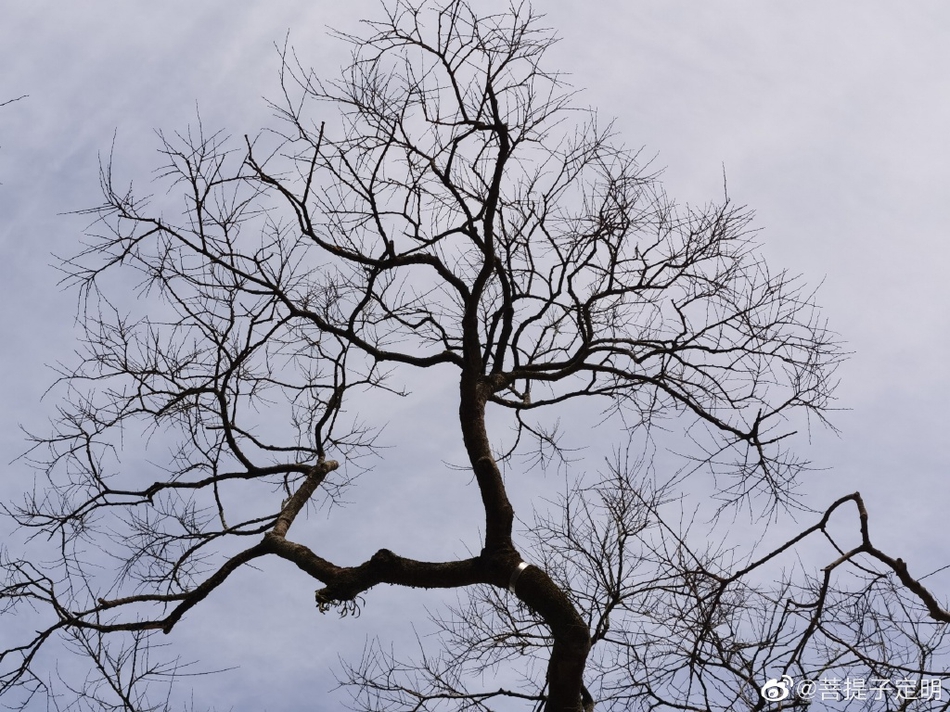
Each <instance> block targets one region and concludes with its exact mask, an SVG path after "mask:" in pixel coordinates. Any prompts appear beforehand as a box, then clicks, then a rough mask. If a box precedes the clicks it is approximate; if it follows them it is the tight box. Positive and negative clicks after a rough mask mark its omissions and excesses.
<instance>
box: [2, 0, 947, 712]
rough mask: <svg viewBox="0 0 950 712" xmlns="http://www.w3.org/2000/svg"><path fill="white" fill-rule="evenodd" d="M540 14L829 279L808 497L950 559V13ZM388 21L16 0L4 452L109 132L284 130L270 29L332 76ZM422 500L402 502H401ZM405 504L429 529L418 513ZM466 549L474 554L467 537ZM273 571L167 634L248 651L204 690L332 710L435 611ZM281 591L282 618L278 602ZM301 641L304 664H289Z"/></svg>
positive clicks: (43, 359) (624, 98) (26, 405)
mask: <svg viewBox="0 0 950 712" xmlns="http://www.w3.org/2000/svg"><path fill="white" fill-rule="evenodd" d="M490 4H492V3H487V4H486V5H490ZM536 6H537V7H538V9H540V10H541V11H543V12H546V13H547V24H548V25H550V26H551V27H552V28H554V29H555V30H556V31H557V33H558V35H559V36H560V37H561V38H562V41H561V42H560V44H558V45H557V46H556V47H555V48H554V50H553V51H552V52H551V54H550V56H549V57H548V63H549V67H551V68H554V69H560V70H563V71H565V72H568V73H570V75H571V77H570V81H571V82H572V83H573V84H574V85H575V87H576V88H578V89H583V90H584V91H583V93H582V94H581V95H580V97H579V99H578V101H579V102H581V103H583V104H587V105H590V106H593V107H597V108H598V110H599V112H600V115H601V116H602V117H605V118H611V117H615V118H616V128H617V132H618V133H619V134H620V135H621V136H622V137H623V140H624V143H626V145H627V146H629V147H631V148H639V147H641V146H642V147H644V151H645V154H647V155H654V154H656V155H657V158H656V165H660V166H666V172H665V178H664V182H665V186H666V188H667V191H668V193H669V194H670V195H671V196H673V197H676V198H678V199H679V200H682V201H684V202H693V203H704V202H706V201H707V200H710V199H718V198H719V197H720V196H721V195H722V189H723V186H722V183H723V169H725V174H726V177H727V181H728V191H729V195H730V197H731V198H732V199H733V200H734V201H735V202H738V203H742V204H746V205H748V206H749V207H751V208H752V209H754V210H755V211H756V213H757V220H756V226H757V227H758V228H760V229H761V233H760V235H759V239H760V241H761V243H762V245H763V249H764V251H765V253H766V255H767V256H768V258H769V261H770V263H771V264H772V265H773V266H774V267H776V268H782V267H787V268H789V269H790V270H791V271H792V272H796V273H802V274H803V275H804V276H805V279H806V281H807V282H808V283H809V284H812V285H816V286H817V285H818V284H821V288H820V290H819V293H818V294H819V296H818V301H819V303H820V304H822V305H823V307H824V313H825V315H826V316H827V319H828V321H829V324H830V327H831V328H832V329H833V330H835V331H836V332H838V333H839V334H840V335H841V338H842V340H843V341H845V342H846V345H847V346H846V348H847V349H848V350H849V351H852V352H853V356H852V357H851V359H850V360H849V361H848V362H847V363H846V364H845V365H844V366H843V367H842V368H841V370H840V377H841V385H840V388H839V390H838V392H837V395H838V405H839V406H840V407H841V408H842V409H845V410H843V411H842V412H840V413H838V414H837V415H836V416H835V417H834V418H833V420H834V422H835V424H836V425H837V426H838V427H839V428H840V430H841V434H840V437H839V436H834V435H833V434H830V433H827V432H824V431H820V430H817V431H816V432H815V433H814V438H813V445H812V447H811V448H809V449H807V450H806V451H805V452H803V454H804V455H805V456H806V457H808V458H809V459H812V460H813V461H814V462H815V464H816V465H818V466H821V467H824V468H826V469H825V470H822V471H820V472H816V473H813V474H812V475H810V476H809V477H808V478H806V480H805V481H804V490H805V491H806V492H809V493H810V495H809V499H808V503H809V504H810V505H811V506H813V507H816V508H820V507H821V506H822V505H823V504H824V503H827V502H830V501H831V500H833V499H834V498H836V497H837V496H839V495H842V494H845V493H848V492H852V491H854V490H860V491H861V492H862V493H863V494H864V496H865V498H866V501H867V504H868V507H869V510H870V513H871V517H872V536H873V537H874V539H875V540H876V541H877V543H878V544H879V545H880V546H881V547H882V548H884V549H885V550H886V551H888V552H891V553H893V554H894V555H895V556H896V555H900V556H902V557H903V558H904V559H905V560H906V561H907V562H908V564H909V566H910V567H911V572H912V573H924V572H925V571H929V570H931V569H933V568H936V567H937V566H939V565H941V564H944V563H950V547H947V545H946V542H947V541H948V537H947V515H946V509H947V506H946V503H947V501H948V497H950V468H948V464H950V463H948V460H950V455H948V448H947V442H948V440H950V438H948V433H947V430H948V416H947V411H946V403H947V401H948V399H950V375H948V373H950V371H948V368H947V358H948V353H950V320H948V305H950V282H948V280H947V279H946V271H947V265H948V261H950V260H948V258H950V239H948V230H950V195H948V193H950V41H948V38H950V5H948V4H947V3H945V2H943V0H941V1H940V2H936V1H929V2H924V1H920V0H917V1H915V2H914V3H900V4H898V3H893V2H883V1H869V0H848V1H845V0H838V1H837V2H835V3H828V2H825V1H824V0H822V1H821V2H819V1H817V0H796V2H794V3H791V2H778V1H773V0H748V1H744V2H743V1H728V2H727V1H720V0H709V1H704V2H695V1H694V2H681V1H676V0H663V1H662V2H661V1H660V0H596V1H595V2H589V3H586V8H587V9H584V10H582V9H581V7H582V5H581V3H577V2H564V1H562V0H551V1H549V2H541V1H539V2H538V3H537V5H536ZM378 13H379V10H378V5H377V4H376V3H375V2H370V1H368V0H349V1H348V2H346V3H336V2H333V3H331V2H323V1H321V0H307V1H305V0H266V2H265V1H264V0H241V1H240V2H225V1H224V0H187V1H184V0H163V1H162V2H151V3H144V2H135V3H132V2H128V1H127V0H121V1H120V0H115V1H107V0H86V1H85V2H81V3H80V2H72V3H62V2H53V1H52V0H8V2H6V3H5V5H4V10H3V12H2V16H0V67H2V73H0V102H2V101H4V100H6V99H12V98H15V97H17V96H20V95H22V94H28V95H29V96H28V98H26V99H24V100H22V101H19V102H16V103H14V104H11V105H8V106H6V107H5V108H2V109H0V294H2V300H0V334H2V335H3V338H2V339H0V364H2V366H3V368H2V371H0V373H2V376H0V403H2V404H3V405H2V412H0V418H2V424H0V449H2V452H0V454H2V459H3V462H4V463H8V462H10V461H11V460H13V459H14V458H15V457H16V456H17V455H18V454H19V453H20V452H21V451H22V450H23V448H24V443H23V439H22V435H21V433H20V432H19V430H18V425H19V424H23V425H25V426H31V427H34V428H37V427H39V428H42V424H43V422H44V418H46V417H47V416H48V415H49V414H50V412H51V408H52V406H53V405H54V404H53V403H49V402H44V403H42V404H41V403H40V397H41V395H42V393H43V391H44V390H45V388H46V387H47V386H48V385H49V383H50V380H51V377H52V376H51V372H50V371H49V370H47V369H45V368H44V363H52V362H54V361H56V360H58V359H67V360H68V357H69V353H70V352H71V350H72V348H73V344H72V339H73V338H74V337H75V333H74V331H73V330H72V317H73V314H74V296H73V295H71V294H68V293H62V292H60V291H59V289H58V287H57V286H56V282H57V275H56V273H55V271H54V270H53V269H51V268H50V267H49V265H50V263H51V261H52V260H51V257H50V253H53V252H55V253H60V254H68V253H70V252H72V251H74V250H75V246H76V245H77V239H78V238H79V237H80V236H81V233H82V230H83V228H84V227H86V223H87V222H88V219H87V218H83V217H77V216H74V215H73V216H70V215H64V213H67V212H69V211H73V210H77V209H81V208H86V207H90V206H94V205H96V204H97V203H98V202H99V200H100V195H99V192H98V155H99V154H102V153H108V151H109V150H110V146H111V144H112V142H113V136H115V156H116V164H117V167H118V170H119V173H120V175H121V176H122V177H123V178H125V179H132V178H135V179H136V180H137V181H139V182H140V183H142V184H144V182H145V181H147V180H148V179H149V177H150V175H151V171H152V170H153V169H154V168H155V167H156V166H157V165H158V164H159V158H158V156H157V155H156V153H155V149H156V147H157V139H156V137H155V134H154V132H153V130H154V129H164V130H166V131H172V130H175V129H181V128H183V127H184V126H185V125H186V124H187V123H188V122H189V121H193V119H194V116H195V107H196V105H197V106H198V108H199V109H200V112H201V115H202V119H203V121H204V123H205V125H206V126H212V127H221V128H224V129H225V130H227V131H228V132H230V133H234V134H237V135H241V134H244V133H250V134H253V133H256V131H257V130H258V129H259V128H261V127H264V126H266V125H267V124H268V122H269V121H270V118H269V111H268V109H267V107H266V105H265V102H264V99H263V98H262V97H270V98H276V97H277V96H278V85H277V72H278V68H279V58H278V55H277V51H276V50H275V47H274V43H282V42H283V40H284V37H285V35H286V34H287V32H288V31H289V32H290V43H291V44H292V45H293V46H294V47H295V48H296V49H297V52H298V54H299V55H300V58H301V59H302V60H303V61H304V62H305V63H310V64H312V65H313V66H315V67H316V68H317V69H318V71H319V72H320V73H322V74H323V75H325V76H333V75H334V73H336V72H337V71H338V68H339V66H340V65H341V64H342V63H344V62H345V61H346V59H347V51H348V50H347V48H346V47H345V46H343V45H341V44H340V43H339V42H336V41H334V40H332V39H330V38H328V37H327V35H326V27H327V26H335V27H338V28H340V29H344V30H351V31H352V30H356V29H357V22H358V20H359V19H360V18H363V17H374V16H377V15H378ZM396 415H397V416H398V415H399V414H398V413H396ZM397 420H399V418H398V417H397ZM407 422H411V421H405V420H402V421H401V424H400V423H397V424H396V425H395V429H394V430H392V431H391V432H392V433H393V437H394V438H396V439H398V438H401V437H402V436H406V437H407V438H410V439H411V438H412V433H411V429H410V428H409V426H408V425H406V423H407ZM452 437H454V432H449V431H445V432H441V431H440V432H436V433H431V434H429V435H427V437H426V443H425V444H424V445H423V444H420V445H419V448H420V450H418V451H416V453H415V454H416V455H417V456H418V454H419V452H421V453H422V455H429V456H431V458H432V459H433V460H434V462H433V463H432V466H433V467H436V468H437V467H439V466H440V462H439V461H438V458H440V457H441V454H440V452H439V448H440V447H441V446H442V444H443V443H448V441H449V440H450V439H451V438H452ZM446 447H456V446H455V445H446ZM401 457H405V458H406V459H405V460H399V461H398V462H407V463H408V462H409V458H410V455H405V454H404V455H403V456H401ZM31 477H32V476H31V475H30V474H29V473H28V472H27V471H26V470H25V469H24V468H23V466H22V465H21V464H19V463H17V464H13V465H10V466H7V467H6V468H5V471H4V476H3V477H2V478H0V494H2V495H4V496H8V494H9V493H10V492H14V491H16V490H18V489H22V488H23V487H25V486H28V483H29V482H30V481H31ZM419 482H420V483H419V484H418V486H419V487H420V488H425V487H426V486H427V485H426V483H427V482H428V481H427V480H420V481H419ZM463 485H465V483H464V482H461V483H460V485H459V487H458V488H457V489H456V490H452V491H446V492H440V494H439V495H438V496H439V497H442V498H443V499H441V500H440V501H441V502H443V503H444V506H442V507H440V508H439V510H438V511H437V512H433V511H428V512H426V513H425V515H424V516H423V517H422V520H424V521H428V522H430V527H431V528H432V529H434V530H435V531H436V534H435V536H438V534H437V530H438V526H439V523H440V522H444V521H451V522H453V523H455V524H456V525H459V526H463V525H466V522H471V524H472V526H473V527H477V523H478V521H479V511H478V507H477V505H478V501H477V498H474V497H475V495H474V492H473V491H472V490H471V489H465V487H464V486H463ZM410 499H411V497H409V496H407V495H406V494H405V493H403V499H399V500H398V502H399V503H400V506H401V504H402V503H404V502H407V501H409V500H410ZM366 501H367V502H370V500H366ZM367 506H370V505H367ZM371 506H375V507H379V504H378V502H377V503H376V504H374V505H371ZM466 508H467V509H466ZM358 516H359V517H361V518H362V519H361V521H362V522H363V523H364V524H366V526H365V527H364V531H363V535H364V536H365V538H366V542H367V543H366V547H367V549H366V551H370V552H371V551H372V550H373V549H375V548H378V547H380V546H390V544H389V543H388V540H387V539H386V538H385V537H387V536H389V535H388V533H387V530H386V529H382V530H376V529H374V527H373V524H374V523H375V522H383V521H384V519H385V518H384V517H383V516H381V513H380V512H379V511H378V509H370V510H368V511H367V510H364V511H362V512H359V514H358ZM406 517H407V519H406V521H414V520H415V521H419V513H413V512H409V513H407V514H406ZM459 522H461V524H459ZM376 535H378V537H377V536H376ZM433 536H434V535H433V532H432V531H429V530H426V531H421V532H420V531H416V532H415V534H412V533H409V534H407V539H406V541H407V546H409V547H410V548H411V549H414V550H412V551H402V552H400V553H406V554H411V555H416V556H423V557H425V558H435V557H434V556H431V555H429V556H427V555H426V552H425V547H424V544H425V543H426V542H431V541H432V537H433ZM469 540H470V541H474V539H472V538H471V537H470V538H469ZM452 546H454V547H455V548H454V551H455V553H456V554H458V553H464V552H460V551H458V541H456V540H453V544H452ZM416 547H418V548H416ZM339 563H341V564H347V563H356V562H349V561H340V562H339ZM264 568H265V569H266V571H267V572H274V576H273V577H271V578H267V577H264V576H258V577H256V578H255V577H254V576H253V575H250V574H248V575H247V576H245V577H243V578H240V579H238V580H236V581H233V582H230V581H229V584H230V583H233V584H235V585H234V586H229V587H228V589H229V590H228V591H227V593H226V594H223V595H221V596H220V597H218V600H215V601H209V602H208V603H209V604H212V605H209V606H208V611H207V613H204V612H202V613H201V614H200V615H195V616H193V620H189V621H186V623H187V624H188V625H185V626H182V628H183V630H182V632H181V633H180V634H179V633H177V632H176V634H174V635H173V636H171V638H174V641H172V642H174V643H175V644H176V645H180V646H182V650H184V651H185V652H184V653H183V655H184V657H186V658H187V657H189V655H191V657H199V656H200V657H202V662H203V663H204V665H205V667H207V668H215V667H226V666H230V665H241V669H240V671H239V672H231V673H223V674H222V675H220V676H218V677H215V678H210V679H202V680H200V681H198V682H197V683H196V684H197V685H198V687H196V690H201V691H202V692H201V693H200V694H201V695H202V696H207V697H208V698H206V699H200V700H199V701H201V702H202V703H206V704H216V705H217V706H218V708H219V709H228V708H230V707H231V706H232V705H233V706H234V708H235V709H270V710H273V711H277V710H297V709H304V708H306V709H311V710H312V709H317V710H320V709H334V708H335V705H334V704H333V703H327V705H326V707H322V706H321V705H320V704H317V703H315V702H314V700H316V699H320V696H322V695H323V694H324V693H325V692H326V690H327V689H328V688H329V687H331V686H332V685H333V678H332V675H331V674H330V673H329V672H328V668H329V667H332V666H334V665H335V664H336V656H337V651H338V650H341V649H342V650H346V651H350V652H352V651H353V650H356V651H358V650H359V649H360V648H361V647H362V645H363V640H364V636H365V635H367V634H368V633H371V632H372V630H373V628H374V626H375V627H378V626H380V625H381V622H383V621H387V620H389V621H392V620H394V619H400V618H401V617H406V616H409V617H412V616H417V615H418V614H419V611H420V608H419V606H418V605H414V604H413V603H411V602H409V601H408V599H406V598H404V597H403V598H400V597H392V596H390V598H386V599H382V598H380V599H379V600H380V603H379V605H377V606H376V608H375V609H374V608H373V606H369V607H368V610H367V613H366V615H365V616H364V618H363V619H362V620H360V621H359V622H356V623H353V622H351V621H349V620H344V621H339V620H337V619H336V618H335V617H334V616H320V615H319V614H317V613H316V611H315V610H314V609H313V604H312V600H313V598H312V597H313V589H314V588H315V587H316V586H315V585H314V584H313V582H310V581H308V580H307V579H305V578H304V577H302V576H298V575H297V574H294V573H292V572H287V571H286V567H280V566H271V565H267V566H265V567H264ZM942 593H943V595H944V596H946V595H948V594H950V591H943V592H942ZM389 595H390V594H387V596H389ZM272 596H274V597H272ZM370 598H371V599H372V598H373V596H372V595H371V597H370ZM384 600H385V602H384ZM389 601H392V602H391V603H390V602H389ZM275 606H276V607H280V608H282V609H283V610H280V611H277V612H273V613H268V612H267V611H265V610H264V609H268V608H271V607H275ZM265 620H266V621H267V623H266V625H265V624H264V623H262V622H261V621H265ZM399 626H402V627H399ZM391 629H392V630H393V631H395V632H394V634H396V635H401V634H403V633H405V631H406V630H408V628H407V627H406V625H405V624H404V623H399V624H398V625H394V627H392V628H391ZM386 630H390V629H389V628H387V629H386ZM291 641H292V642H291ZM282 646H290V647H289V648H286V647H282ZM287 650H293V651H294V654H293V655H292V656H289V657H288V658H287V659H285V660H282V662H281V668H280V669H271V661H273V660H274V656H275V655H279V654H282V653H283V652H285V651H287ZM196 694H199V693H196ZM242 700H243V701H242ZM267 700H270V701H269V702H268V701H267ZM305 700H307V701H309V702H308V703H306V704H305V702H303V701H305Z"/></svg>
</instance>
